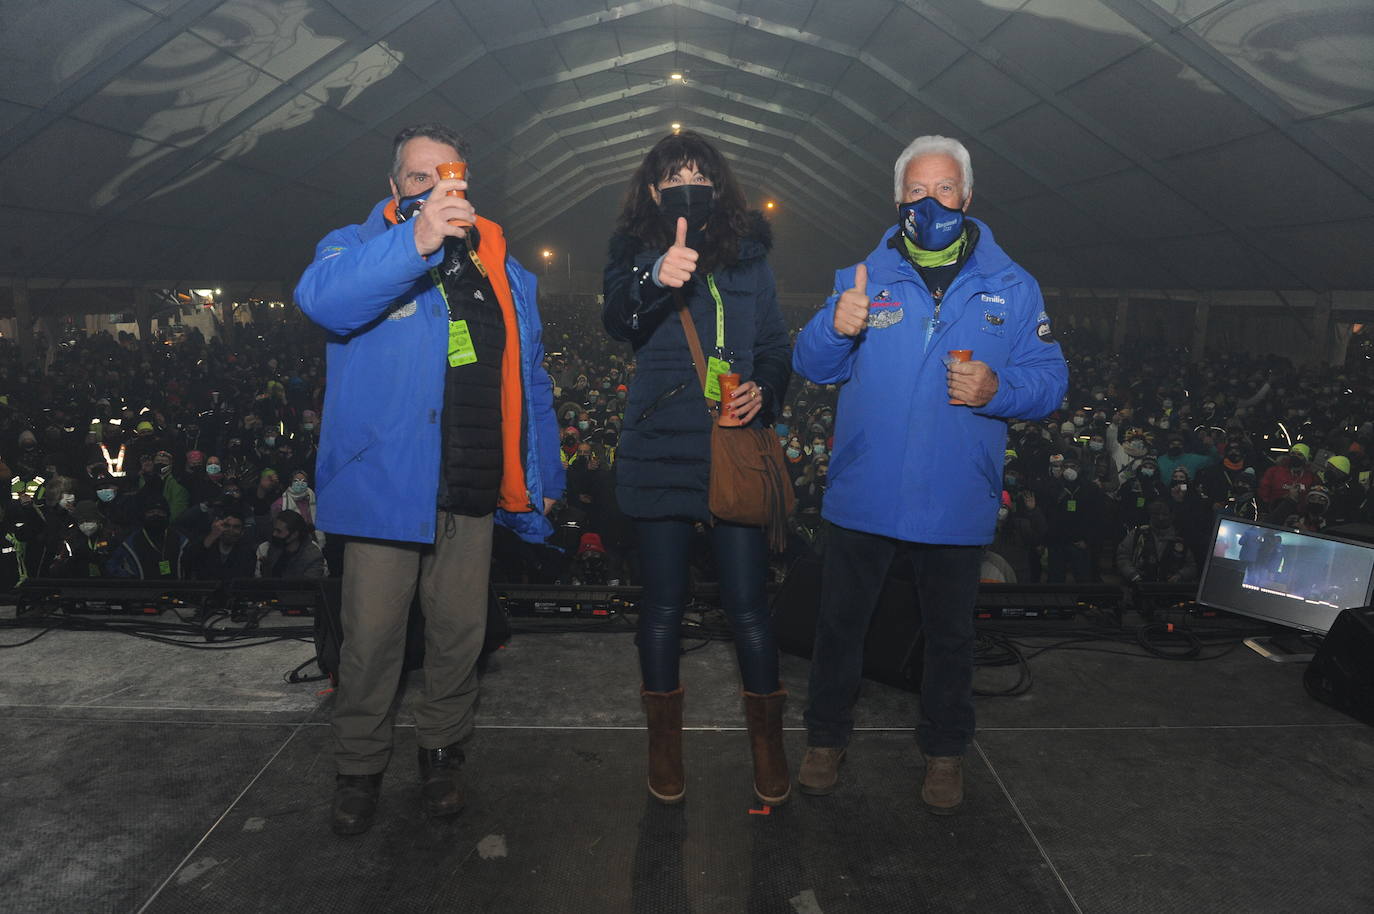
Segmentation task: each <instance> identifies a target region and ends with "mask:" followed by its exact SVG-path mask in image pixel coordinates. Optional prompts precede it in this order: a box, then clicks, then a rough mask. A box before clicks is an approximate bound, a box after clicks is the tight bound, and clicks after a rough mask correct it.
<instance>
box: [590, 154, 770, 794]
mask: <svg viewBox="0 0 1374 914" xmlns="http://www.w3.org/2000/svg"><path fill="white" fill-rule="evenodd" d="M771 243H772V235H771V232H770V231H769V226H768V223H767V222H766V221H764V219H763V217H762V216H761V215H760V214H758V213H755V212H750V211H748V210H747V209H746V205H745V201H744V195H743V193H741V191H740V189H739V185H738V184H737V183H736V182H735V178H734V175H733V174H732V173H731V171H730V167H729V165H728V164H727V163H726V161H725V159H724V158H723V157H722V156H721V155H720V153H719V152H718V151H716V149H715V148H714V147H713V146H712V145H711V144H710V143H709V142H708V141H707V140H706V139H704V138H703V137H701V136H700V135H698V134H695V133H690V132H684V133H680V134H674V135H671V136H667V137H664V138H663V139H662V140H660V141H659V142H658V144H657V145H655V146H654V148H653V149H652V150H650V152H649V154H648V156H647V157H646V158H645V159H644V161H643V163H641V165H640V166H639V169H638V170H637V171H636V172H635V174H634V177H633V178H631V181H630V187H629V190H628V193H627V194H626V198H625V204H624V207H623V209H622V211H621V214H620V219H619V222H618V224H617V226H616V234H615V235H614V237H612V238H611V242H610V256H609V262H608V263H607V265H606V273H605V293H606V294H605V306H604V311H603V313H602V320H603V322H604V323H605V325H606V330H607V331H608V332H609V333H610V335H611V336H612V337H614V338H615V339H618V340H624V341H626V342H628V343H630V344H631V345H633V346H634V349H635V360H636V366H637V370H636V373H635V376H634V379H633V381H631V382H630V390H629V398H628V403H627V406H626V410H625V426H624V429H623V430H622V433H621V439H620V448H619V450H618V451H617V452H616V470H617V474H618V475H617V487H616V496H617V500H618V501H619V504H620V507H621V509H622V510H623V511H624V512H625V513H626V514H627V515H628V516H630V517H632V518H634V519H635V530H636V534H637V535H638V538H639V548H640V554H641V556H642V562H643V578H644V597H643V601H642V602H641V604H640V607H639V662H640V671H641V673H642V675H643V686H642V694H643V698H644V706H645V711H646V713H647V715H648V722H649V791H650V793H652V794H653V795H654V796H655V797H657V798H658V799H659V800H661V801H663V802H665V803H675V802H678V801H680V800H681V799H682V797H683V795H684V794H685V791H686V786H685V784H686V782H685V776H684V773H683V770H682V695H683V692H682V686H681V684H680V683H679V681H678V657H679V654H680V649H679V645H678V630H679V625H680V623H681V620H682V613H683V610H684V609H685V607H686V603H687V580H688V579H687V567H688V549H689V544H690V541H691V538H692V533H693V526H694V524H695V523H697V522H705V523H707V524H710V525H711V526H710V535H711V539H712V544H713V547H714V551H715V556H716V564H717V566H718V568H719V570H720V585H721V601H722V603H723V605H724V608H725V611H726V613H727V614H728V615H729V617H730V622H731V625H732V627H733V628H734V631H735V650H736V654H737V656H738V658H739V665H740V673H741V676H742V679H743V683H744V704H745V717H746V720H747V722H748V725H749V735H750V744H751V748H752V750H753V757H754V791H755V793H756V794H757V795H758V796H759V798H760V799H761V800H763V801H764V802H765V803H771V804H775V805H776V804H779V803H782V802H784V801H785V800H786V799H787V797H788V795H789V794H790V792H791V783H790V780H789V778H788V772H787V761H786V758H785V757H784V755H783V745H782V709H783V701H784V699H785V698H786V695H787V693H786V692H785V691H784V690H783V688H782V685H781V683H779V681H778V651H777V643H776V641H775V640H774V636H773V630H772V627H771V625H770V621H769V616H768V604H767V599H766V597H765V593H764V575H765V572H766V570H767V567H768V547H767V544H766V542H765V538H764V533H763V530H762V529H761V528H757V527H744V526H739V525H736V524H728V523H725V522H723V521H716V522H714V523H713V521H714V519H713V518H712V517H711V513H710V510H709V508H708V506H707V484H708V480H709V478H710V470H711V465H710V464H711V424H712V422H713V421H714V420H713V417H712V415H711V413H710V412H709V411H708V409H707V405H706V400H705V399H704V397H703V393H702V389H701V384H700V382H699V380H698V378H697V374H696V369H695V367H694V364H693V362H692V354H691V350H690V349H689V348H688V345H687V338H686V336H685V335H684V333H683V329H682V323H681V321H680V318H679V315H678V307H679V305H678V297H679V295H680V296H681V298H682V299H683V300H685V302H686V304H687V307H688V309H689V311H690V312H691V318H692V321H693V323H694V325H695V327H696V330H697V335H698V336H699V337H700V338H701V347H702V351H703V355H704V356H705V357H706V358H708V359H720V360H723V361H726V362H728V363H729V368H728V369H724V368H722V369H720V370H721V371H730V372H732V373H736V374H738V375H739V376H740V379H741V384H740V387H739V389H738V391H737V393H736V395H735V398H734V399H733V400H732V401H731V405H730V406H729V407H728V408H729V409H733V410H734V412H735V415H736V416H737V417H738V418H739V419H741V420H743V422H744V424H746V425H748V424H753V423H761V424H762V425H764V426H771V424H772V422H773V408H774V406H775V405H776V404H779V403H781V402H782V399H783V396H784V394H785V393H786V391H787V382H788V380H789V379H790V377H791V352H790V347H789V345H788V338H787V330H786V327H785V326H784V324H783V320H782V314H781V312H780V311H779V309H778V301H777V291H776V287H775V284H774V280H773V271H772V269H771V268H770V267H769V266H768V262H767V259H766V258H767V255H768V250H769V247H770V246H771Z"/></svg>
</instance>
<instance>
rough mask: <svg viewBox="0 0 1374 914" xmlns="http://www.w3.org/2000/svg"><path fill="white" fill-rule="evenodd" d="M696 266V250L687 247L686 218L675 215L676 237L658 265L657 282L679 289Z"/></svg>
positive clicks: (690, 276)
mask: <svg viewBox="0 0 1374 914" xmlns="http://www.w3.org/2000/svg"><path fill="white" fill-rule="evenodd" d="M696 268H697V252H696V251H694V250H692V249H691V248H689V247H687V220H686V219H684V218H683V217H681V216H678V217H677V237H676V238H674V239H673V246H672V247H670V248H668V252H667V253H666V254H664V255H663V262H662V263H661V264H660V265H659V267H658V277H657V279H658V284H659V285H661V286H668V287H669V288H672V289H681V288H682V287H683V286H685V285H686V284H687V281H688V280H689V279H691V278H692V273H694V272H695V271H696Z"/></svg>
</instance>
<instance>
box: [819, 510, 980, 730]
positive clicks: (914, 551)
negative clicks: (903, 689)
mask: <svg viewBox="0 0 1374 914" xmlns="http://www.w3.org/2000/svg"><path fill="white" fill-rule="evenodd" d="M826 527H827V530H826V542H825V565H824V572H823V578H822V581H821V605H820V615H819V618H818V619H817V620H816V645H815V651H814V653H813V655H812V659H811V684H810V689H809V693H810V696H809V697H810V703H809V705H808V706H807V709H806V727H807V731H808V739H807V743H808V744H809V745H812V746H845V745H847V744H848V743H849V735H850V733H851V731H853V729H854V717H853V708H854V702H855V700H856V699H857V698H858V695H859V684H860V680H861V679H862V678H863V662H864V638H865V637H866V635H867V633H868V624H869V622H870V621H871V620H872V618H873V612H874V610H875V609H876V608H877V602H878V594H879V593H880V592H881V590H882V588H883V581H884V580H885V579H886V578H887V572H888V569H889V568H890V567H891V565H892V562H893V560H894V559H895V558H897V557H898V556H901V557H903V558H905V559H909V560H910V561H911V563H912V566H913V568H914V570H915V573H916V577H915V580H916V597H917V602H918V606H912V607H909V608H907V611H909V612H911V613H912V614H918V613H919V616H920V625H921V630H922V633H923V634H924V636H925V656H924V661H925V662H924V669H923V671H922V674H921V713H920V719H919V721H918V723H917V725H916V740H917V742H918V743H919V744H920V746H921V750H922V751H923V752H925V754H926V755H963V754H964V752H965V751H966V750H967V749H968V744H969V742H970V741H971V740H972V739H973V643H974V638H975V633H974V625H973V607H974V603H975V602H976V600H977V596H978V569H979V566H980V564H981V562H982V556H983V547H982V546H945V545H938V544H929V543H908V542H904V541H902V540H897V539H892V538H891V537H886V536H879V535H877V534H874V533H864V532H861V531H858V530H850V529H847V528H845V527H839V526H836V525H835V524H831V523H827V524H826ZM918 607H919V608H918Z"/></svg>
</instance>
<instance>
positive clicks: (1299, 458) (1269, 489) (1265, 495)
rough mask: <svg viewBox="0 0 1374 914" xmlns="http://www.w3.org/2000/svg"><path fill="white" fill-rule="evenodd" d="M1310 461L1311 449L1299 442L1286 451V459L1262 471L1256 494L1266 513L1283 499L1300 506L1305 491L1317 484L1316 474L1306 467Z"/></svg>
mask: <svg viewBox="0 0 1374 914" xmlns="http://www.w3.org/2000/svg"><path fill="white" fill-rule="evenodd" d="M1310 459H1312V449H1311V448H1310V447H1308V446H1307V445H1306V444H1303V443H1301V442H1299V443H1298V444H1295V445H1293V446H1292V447H1291V448H1289V449H1288V456H1287V457H1285V458H1284V459H1283V460H1281V461H1279V462H1278V463H1276V464H1274V465H1273V466H1271V467H1270V468H1269V469H1267V470H1265V471H1264V476H1262V477H1261V478H1260V484H1259V493H1258V494H1259V500H1260V502H1261V503H1262V504H1263V505H1264V508H1265V510H1266V511H1271V510H1273V508H1274V506H1275V505H1276V504H1278V502H1279V501H1280V500H1281V499H1284V498H1287V499H1290V500H1291V501H1292V502H1293V504H1295V505H1297V506H1299V507H1301V506H1302V503H1303V502H1304V501H1306V500H1307V490H1308V489H1310V488H1312V487H1313V486H1314V485H1316V484H1317V474H1316V473H1313V472H1312V469H1311V468H1310V467H1309V466H1308V465H1307V461H1308V460H1310Z"/></svg>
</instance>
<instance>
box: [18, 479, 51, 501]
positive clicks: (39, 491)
mask: <svg viewBox="0 0 1374 914" xmlns="http://www.w3.org/2000/svg"><path fill="white" fill-rule="evenodd" d="M45 482H47V480H46V479H44V478H43V477H42V476H35V477H33V479H30V480H28V481H27V482H25V481H24V478H23V477H22V476H16V477H14V478H13V479H11V480H10V498H12V499H14V500H16V501H18V499H19V497H20V496H21V495H27V496H29V498H33V499H39V498H42V497H43V483H45Z"/></svg>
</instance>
